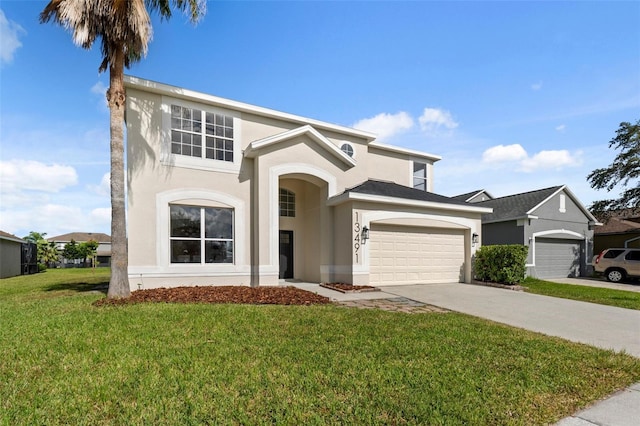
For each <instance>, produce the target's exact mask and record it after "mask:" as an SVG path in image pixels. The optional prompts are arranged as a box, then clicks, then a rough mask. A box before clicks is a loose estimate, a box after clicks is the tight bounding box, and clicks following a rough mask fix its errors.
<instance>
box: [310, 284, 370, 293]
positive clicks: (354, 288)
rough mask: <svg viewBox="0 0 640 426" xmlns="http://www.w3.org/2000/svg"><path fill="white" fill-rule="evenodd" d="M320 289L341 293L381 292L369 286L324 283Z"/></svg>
mask: <svg viewBox="0 0 640 426" xmlns="http://www.w3.org/2000/svg"><path fill="white" fill-rule="evenodd" d="M320 287H324V288H328V289H331V290H336V291H339V292H340V293H363V292H367V291H380V289H379V288H376V287H371V286H369V285H353V284H346V283H324V284H320Z"/></svg>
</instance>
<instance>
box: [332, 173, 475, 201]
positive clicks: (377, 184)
mask: <svg viewBox="0 0 640 426" xmlns="http://www.w3.org/2000/svg"><path fill="white" fill-rule="evenodd" d="M344 192H345V193H347V192H357V193H359V194H368V195H380V196H384V197H394V198H404V199H408V200H417V201H428V202H432V203H444V204H454V205H457V206H465V205H466V206H469V204H468V203H465V202H464V201H460V200H455V199H453V198H451V197H445V196H444V195H438V194H434V193H433V192H427V191H423V190H420V189H415V188H409V187H408V186H404V185H398V184H397V183H393V182H385V181H380V180H373V179H369V180H367V181H366V182H364V183H361V184H360V185H357V186H354V187H353V188H347V189H346V190H345V191H344Z"/></svg>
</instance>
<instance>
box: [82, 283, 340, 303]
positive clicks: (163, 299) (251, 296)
mask: <svg viewBox="0 0 640 426" xmlns="http://www.w3.org/2000/svg"><path fill="white" fill-rule="evenodd" d="M133 303H240V304H250V305H321V304H328V303H332V302H331V300H329V298H327V297H324V296H320V295H318V294H315V293H311V292H309V291H305V290H301V289H298V288H295V287H246V286H218V287H216V286H205V287H174V288H156V289H149V290H136V291H133V292H131V296H130V297H128V298H126V299H107V298H104V299H100V300H98V301H96V302H95V303H94V305H95V306H116V305H126V304H133Z"/></svg>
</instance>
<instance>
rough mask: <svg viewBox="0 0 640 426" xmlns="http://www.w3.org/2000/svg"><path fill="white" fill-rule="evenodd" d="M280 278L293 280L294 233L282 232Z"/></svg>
mask: <svg viewBox="0 0 640 426" xmlns="http://www.w3.org/2000/svg"><path fill="white" fill-rule="evenodd" d="M280 278H293V231H280Z"/></svg>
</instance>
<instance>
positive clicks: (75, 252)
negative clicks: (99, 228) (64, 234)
mask: <svg viewBox="0 0 640 426" xmlns="http://www.w3.org/2000/svg"><path fill="white" fill-rule="evenodd" d="M62 257H64V258H65V259H67V260H76V259H82V257H83V253H82V252H81V251H80V247H79V246H78V243H76V242H75V240H71V241H69V242H68V243H67V244H65V245H64V248H63V249H62Z"/></svg>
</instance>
